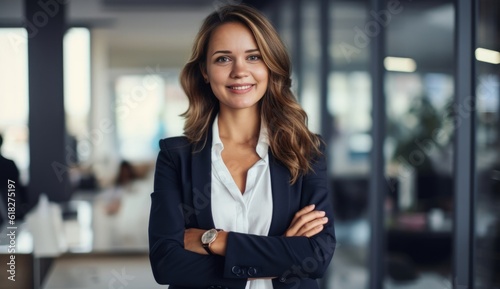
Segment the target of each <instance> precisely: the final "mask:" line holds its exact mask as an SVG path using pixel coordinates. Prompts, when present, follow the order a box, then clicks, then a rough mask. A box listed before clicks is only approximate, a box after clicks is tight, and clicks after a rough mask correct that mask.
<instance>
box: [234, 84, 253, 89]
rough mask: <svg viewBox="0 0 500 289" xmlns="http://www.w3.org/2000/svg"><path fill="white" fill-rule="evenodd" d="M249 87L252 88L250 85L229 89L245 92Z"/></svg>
mask: <svg viewBox="0 0 500 289" xmlns="http://www.w3.org/2000/svg"><path fill="white" fill-rule="evenodd" d="M250 87H252V86H251V85H245V86H231V89H235V90H245V89H249V88H250Z"/></svg>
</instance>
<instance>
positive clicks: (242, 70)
mask: <svg viewBox="0 0 500 289" xmlns="http://www.w3.org/2000/svg"><path fill="white" fill-rule="evenodd" d="M247 75H248V70H247V66H246V63H245V62H244V61H241V60H236V61H234V64H233V70H232V71H231V77H232V78H243V77H245V76H247Z"/></svg>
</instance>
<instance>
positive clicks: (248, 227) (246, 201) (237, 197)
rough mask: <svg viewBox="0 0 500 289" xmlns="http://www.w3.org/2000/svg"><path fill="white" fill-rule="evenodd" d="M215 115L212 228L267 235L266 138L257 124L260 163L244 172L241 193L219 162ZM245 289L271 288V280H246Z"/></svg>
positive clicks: (220, 147) (269, 200)
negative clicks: (242, 190) (213, 226)
mask: <svg viewBox="0 0 500 289" xmlns="http://www.w3.org/2000/svg"><path fill="white" fill-rule="evenodd" d="M218 119H219V117H218V116H217V117H216V118H215V121H214V123H213V126H212V134H213V139H212V188H211V194H212V197H211V198H212V217H213V220H214V224H215V227H216V228H217V229H223V230H224V231H233V232H239V233H246V234H255V235H261V236H267V235H268V233H269V228H270V226H271V219H272V215H273V198H272V189H271V174H270V172H269V157H268V154H267V152H268V149H269V138H268V134H267V128H266V126H265V125H264V122H263V121H262V122H261V127H260V133H259V140H258V142H257V147H256V148H255V150H256V152H257V154H258V155H259V156H260V158H261V159H260V160H259V161H257V162H256V163H255V164H254V165H253V166H252V167H251V168H250V169H249V170H248V173H247V182H246V186H245V192H244V193H243V194H241V192H240V190H239V188H238V186H237V185H236V183H235V182H234V180H233V178H232V176H231V173H230V172H229V170H228V169H227V167H226V165H225V164H224V161H223V160H222V156H221V154H222V150H223V149H224V144H223V143H222V141H221V139H220V136H219V125H218ZM245 288H246V289H272V288H273V284H272V281H271V280H253V281H248V282H247V285H246V287H245Z"/></svg>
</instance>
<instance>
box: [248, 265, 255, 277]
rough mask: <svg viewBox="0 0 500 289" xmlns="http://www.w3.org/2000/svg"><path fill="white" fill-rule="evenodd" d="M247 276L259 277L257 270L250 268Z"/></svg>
mask: <svg viewBox="0 0 500 289" xmlns="http://www.w3.org/2000/svg"><path fill="white" fill-rule="evenodd" d="M247 274H248V276H250V277H252V276H255V275H257V269H255V268H254V267H248V271H247Z"/></svg>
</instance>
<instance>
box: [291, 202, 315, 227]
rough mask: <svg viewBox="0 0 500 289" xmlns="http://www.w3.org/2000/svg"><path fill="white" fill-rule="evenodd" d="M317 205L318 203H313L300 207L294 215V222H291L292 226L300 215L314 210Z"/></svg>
mask: <svg viewBox="0 0 500 289" xmlns="http://www.w3.org/2000/svg"><path fill="white" fill-rule="evenodd" d="M315 207H316V205H314V204H312V205H309V206H305V207H303V208H302V209H300V210H299V211H298V212H297V213H295V216H293V220H292V223H291V224H290V227H292V226H293V225H294V224H295V223H296V222H297V220H298V219H299V218H300V217H302V216H303V215H305V214H307V213H310V212H312V211H313V210H314V208H315Z"/></svg>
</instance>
